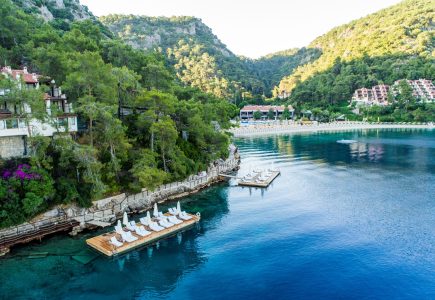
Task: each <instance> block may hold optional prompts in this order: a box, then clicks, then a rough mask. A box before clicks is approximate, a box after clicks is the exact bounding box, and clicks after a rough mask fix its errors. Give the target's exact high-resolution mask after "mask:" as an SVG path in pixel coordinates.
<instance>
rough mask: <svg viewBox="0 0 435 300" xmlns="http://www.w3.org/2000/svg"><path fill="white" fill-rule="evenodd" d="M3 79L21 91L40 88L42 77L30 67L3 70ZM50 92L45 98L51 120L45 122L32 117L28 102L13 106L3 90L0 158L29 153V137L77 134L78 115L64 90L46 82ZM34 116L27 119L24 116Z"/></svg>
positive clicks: (0, 107) (0, 115)
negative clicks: (29, 68)
mask: <svg viewBox="0 0 435 300" xmlns="http://www.w3.org/2000/svg"><path fill="white" fill-rule="evenodd" d="M0 77H3V78H6V79H10V80H11V81H12V82H14V83H15V84H16V85H17V87H18V88H19V89H23V88H25V89H39V88H40V85H41V81H42V80H43V78H42V76H40V75H37V74H34V73H32V74H31V73H29V72H28V71H27V68H24V69H23V70H13V69H11V68H10V67H3V68H1V69H0ZM43 85H44V86H46V88H47V93H45V94H44V97H43V99H41V101H44V102H45V103H44V104H45V109H46V113H47V118H46V120H44V121H41V120H38V119H36V118H32V117H31V116H32V111H31V108H30V106H29V105H27V104H26V101H25V99H24V101H23V102H22V104H16V103H10V102H9V101H8V100H7V97H5V96H6V95H7V94H8V93H9V92H10V90H8V89H4V88H3V89H0V157H1V158H9V157H14V156H25V155H27V154H28V145H27V144H28V143H27V138H28V137H30V136H36V135H41V136H48V137H51V136H54V135H55V134H57V133H65V132H68V133H73V132H77V115H76V114H75V113H74V111H73V108H72V105H71V103H68V100H67V97H66V95H65V94H62V91H61V88H60V87H57V86H56V85H55V82H54V80H52V81H46V82H43ZM24 115H26V116H30V117H26V118H24V117H23V116H24Z"/></svg>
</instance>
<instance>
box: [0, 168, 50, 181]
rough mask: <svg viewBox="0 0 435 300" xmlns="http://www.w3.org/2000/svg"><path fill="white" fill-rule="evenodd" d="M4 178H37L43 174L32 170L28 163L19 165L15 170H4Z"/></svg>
mask: <svg viewBox="0 0 435 300" xmlns="http://www.w3.org/2000/svg"><path fill="white" fill-rule="evenodd" d="M2 178H3V179H4V180H8V179H11V178H16V179H20V180H26V179H27V180H37V179H41V175H40V174H37V173H35V172H32V171H31V167H30V166H29V165H27V164H20V165H18V167H17V169H16V170H15V171H10V170H4V171H3V173H2Z"/></svg>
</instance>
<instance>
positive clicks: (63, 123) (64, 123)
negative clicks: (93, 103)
mask: <svg viewBox="0 0 435 300" xmlns="http://www.w3.org/2000/svg"><path fill="white" fill-rule="evenodd" d="M57 124H58V125H59V126H61V127H66V126H68V119H64V118H62V119H60V118H59V119H57Z"/></svg>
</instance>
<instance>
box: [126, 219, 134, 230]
mask: <svg viewBox="0 0 435 300" xmlns="http://www.w3.org/2000/svg"><path fill="white" fill-rule="evenodd" d="M133 222H134V221H133ZM125 227H126V228H127V229H128V230H130V231H135V230H136V223H135V225H134V226H133V224H132V223H131V222H129V223H127V224H126V225H125Z"/></svg>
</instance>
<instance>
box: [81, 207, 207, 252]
mask: <svg viewBox="0 0 435 300" xmlns="http://www.w3.org/2000/svg"><path fill="white" fill-rule="evenodd" d="M166 215H167V216H169V214H166ZM188 215H189V216H191V217H192V219H190V220H187V221H183V223H180V224H177V225H174V226H172V227H169V228H165V229H164V230H162V231H158V232H156V231H151V230H150V229H149V228H147V227H145V228H146V229H147V230H149V231H151V234H149V235H147V236H145V237H141V236H139V235H137V234H136V233H134V232H132V234H133V235H134V236H135V237H137V238H138V239H137V240H136V241H134V242H131V243H127V242H125V243H124V244H123V245H122V246H121V247H115V246H114V245H112V244H111V243H110V242H109V241H110V239H111V238H112V237H113V236H115V237H116V238H117V239H118V240H121V238H120V235H119V234H117V233H115V232H114V231H112V232H108V233H105V234H102V235H99V236H96V237H93V238H90V239H88V240H86V243H87V244H88V245H89V246H90V247H92V248H94V249H95V250H97V251H99V252H101V253H103V254H105V255H107V256H115V255H118V254H122V253H125V252H127V251H130V250H132V249H135V248H138V247H142V246H145V245H149V244H152V243H155V242H157V241H159V240H161V239H163V238H165V237H168V236H172V235H174V234H176V233H178V232H180V231H182V230H185V229H187V228H189V227H191V226H193V225H194V224H195V223H197V222H199V220H200V216H199V215H191V214H188ZM138 225H140V224H138Z"/></svg>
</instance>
